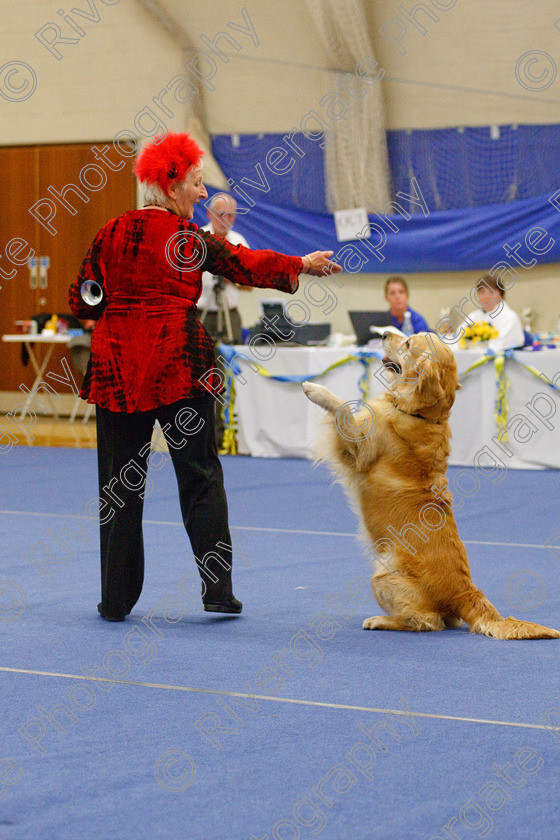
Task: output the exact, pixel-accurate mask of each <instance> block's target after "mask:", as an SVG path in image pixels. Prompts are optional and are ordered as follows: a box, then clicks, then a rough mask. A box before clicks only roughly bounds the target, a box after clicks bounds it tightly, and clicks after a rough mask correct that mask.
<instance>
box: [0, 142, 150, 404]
mask: <svg viewBox="0 0 560 840" xmlns="http://www.w3.org/2000/svg"><path fill="white" fill-rule="evenodd" d="M94 147H95V148H96V149H98V150H101V149H105V152H104V153H103V156H102V157H99V151H98V152H96V151H95V149H94ZM107 147H109V149H107ZM18 153H19V154H18ZM22 153H23V157H20V155H21V154H22ZM30 155H31V157H30ZM96 155H97V156H98V157H96ZM0 161H1V163H0V171H1V172H2V173H3V172H4V171H6V172H7V171H8V170H10V171H11V169H12V167H14V166H16V168H18V166H19V170H21V164H25V168H26V169H27V170H29V168H30V167H32V169H33V178H28V180H29V186H27V181H26V179H25V177H23V178H22V175H21V171H16V172H15V173H14V172H12V174H11V175H10V176H9V177H11V178H12V180H13V187H14V192H13V195H14V196H15V209H14V210H13V211H11V212H10V213H8V214H6V220H5V221H4V216H5V214H4V208H3V207H2V206H0V231H1V232H2V239H1V240H0V242H4V243H5V242H7V241H9V237H10V234H11V236H24V237H25V234H20V233H15V234H14V233H11V231H13V230H20V229H21V230H26V231H28V236H29V237H30V238H29V239H27V237H25V238H26V239H27V241H28V242H29V243H30V245H31V244H32V247H33V248H34V249H35V251H36V256H37V258H40V257H41V256H43V257H48V258H49V260H50V266H49V268H48V272H47V279H46V284H45V283H43V284H42V285H43V288H41V279H40V278H39V283H38V288H37V289H36V290H30V289H29V270H28V268H27V266H20V267H19V268H18V275H17V281H18V282H17V284H14V286H16V289H15V291H12V294H11V295H10V296H9V297H8V296H6V298H5V299H3V300H5V301H6V307H5V309H4V306H2V307H0V310H1V312H2V314H1V316H0V329H1V331H2V333H6V332H7V333H12V332H14V321H16V320H19V319H26V318H30V317H31V316H32V315H34V314H38V313H52V312H57V313H66V312H69V306H68V286H69V285H70V283H71V282H72V280H73V279H74V278H75V277H76V274H77V272H78V270H79V268H80V265H81V262H82V260H83V258H84V256H85V255H86V252H87V250H88V248H89V246H90V244H91V241H92V239H93V237H94V236H95V234H96V233H97V231H98V230H99V229H100V228H101V227H102V226H103V225H104V224H105V222H107V221H108V220H109V219H111V218H114V217H115V216H119V215H120V214H121V213H124V212H126V211H127V210H130V209H131V208H133V207H134V206H135V196H136V193H135V182H134V178H133V175H132V161H131V159H130V158H125V157H123V156H122V155H120V154H118V153H117V152H115V150H114V148H113V146H112V144H111V143H105V142H102V141H101V142H98V143H92V144H72V145H63V146H37V147H35V148H34V149H29V148H25V149H9V150H8V149H0ZM19 162H21V163H19ZM123 164H124V165H123ZM22 181H23V183H22V184H21V186H23V187H26V188H25V189H20V190H18V189H17V187H18V185H20V182H22ZM31 186H32V187H33V190H31ZM41 201H42V202H43V203H42V204H41V205H39V206H38V204H37V203H38V202H41ZM33 206H35V209H34V213H35V214H36V215H38V216H40V220H38V219H37V218H34V216H33V215H32V214H31V213H29V209H30V208H33ZM18 225H19V227H18ZM4 229H5V232H4ZM1 247H2V246H1V245H0V248H1ZM0 253H1V251H0ZM23 253H25V252H23ZM8 265H9V267H10V268H13V267H14V266H11V265H10V264H8ZM1 266H2V262H1V261H0V267H1ZM8 282H10V281H6V285H7V284H8ZM2 285H3V284H2ZM24 287H25V294H19V292H20V291H21V292H23V290H24ZM4 291H5V289H2V290H1V291H0V295H3V292H4ZM28 292H29V294H28ZM35 348H36V350H37V351H38V352H37V355H38V357H42V354H43V353H44V352H46V351H45V348H42V347H38V345H35ZM64 355H67V349H66V348H65V347H60V348H59V347H56V348H55V350H54V352H53V354H52V356H51V359H50V362H49V370H52V371H53V372H55V373H59V374H60V375H63V370H62V368H61V360H62V357H63V356H64ZM2 360H3V364H2V365H1V366H0V390H3V391H8V390H17V389H18V388H19V385H20V383H21V382H24V383H25V384H26V385H27V386H28V387H29V385H31V383H32V381H33V378H34V376H33V374H32V371H30V369H29V366H28V367H27V369H26V368H24V367H23V365H22V363H21V348H20V347H19V346H18V345H9V344H5V343H4V344H3V345H2ZM76 379H77V381H78V377H76ZM57 390H60V391H61V392H64V391H69V390H70V388H66V389H65V388H64V387H63V386H60V388H58V386H57Z"/></svg>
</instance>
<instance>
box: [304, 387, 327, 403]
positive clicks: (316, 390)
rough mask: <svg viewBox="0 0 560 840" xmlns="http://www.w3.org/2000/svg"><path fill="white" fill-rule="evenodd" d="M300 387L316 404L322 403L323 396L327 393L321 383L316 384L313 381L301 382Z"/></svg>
mask: <svg viewBox="0 0 560 840" xmlns="http://www.w3.org/2000/svg"><path fill="white" fill-rule="evenodd" d="M301 387H302V388H303V391H304V394H305V396H306V397H307V398H308V399H310V400H311V402H314V403H317V405H323V403H324V401H325V397H326V396H328V394H329V392H328V391H327V389H326V388H323V386H322V385H316V384H315V383H314V382H302V383H301Z"/></svg>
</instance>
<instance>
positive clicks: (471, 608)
mask: <svg viewBox="0 0 560 840" xmlns="http://www.w3.org/2000/svg"><path fill="white" fill-rule="evenodd" d="M459 615H460V616H461V618H462V619H463V621H466V622H467V624H468V625H469V627H470V629H471V632H472V633H483V634H484V635H485V636H488V637H489V638H490V639H558V638H560V633H559V632H558V630H553V629H552V628H551V627H543V626H542V624H534V623H533V622H531V621H519V620H518V619H516V618H512V617H511V616H509V617H508V618H502V616H501V615H500V613H499V612H498V610H497V609H496V608H495V607H494V605H493V604H491V603H490V601H489V600H488V598H487V597H486V596H485V595H484V593H483V592H481V591H480V590H479V589H473V590H472V592H469V593H468V594H467V595H466V596H465V597H464V598H463V601H462V604H461V607H460V609H459Z"/></svg>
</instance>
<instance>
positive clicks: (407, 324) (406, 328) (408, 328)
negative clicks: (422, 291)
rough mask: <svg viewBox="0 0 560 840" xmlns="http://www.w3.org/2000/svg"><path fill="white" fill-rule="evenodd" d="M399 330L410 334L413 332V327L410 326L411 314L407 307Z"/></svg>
mask: <svg viewBox="0 0 560 840" xmlns="http://www.w3.org/2000/svg"><path fill="white" fill-rule="evenodd" d="M401 330H402V332H403V333H404V334H405V335H412V334H413V333H414V327H413V326H412V315H411V314H410V311H409V310H408V309H407V310H406V312H405V313H404V318H403V323H402V327H401Z"/></svg>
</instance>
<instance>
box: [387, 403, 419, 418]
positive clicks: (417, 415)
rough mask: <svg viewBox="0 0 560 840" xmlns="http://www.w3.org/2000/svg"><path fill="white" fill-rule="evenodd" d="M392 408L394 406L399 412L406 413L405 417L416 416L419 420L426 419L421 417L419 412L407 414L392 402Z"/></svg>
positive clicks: (406, 412)
mask: <svg viewBox="0 0 560 840" xmlns="http://www.w3.org/2000/svg"><path fill="white" fill-rule="evenodd" d="M393 408H396V409H397V411H400V413H401V414H406V416H407V417H418V418H419V419H420V420H427V418H426V417H423V416H422V415H421V414H409V413H408V411H403V410H402V408H399V407H398V405H395V403H393Z"/></svg>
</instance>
